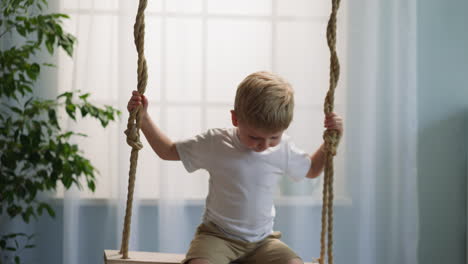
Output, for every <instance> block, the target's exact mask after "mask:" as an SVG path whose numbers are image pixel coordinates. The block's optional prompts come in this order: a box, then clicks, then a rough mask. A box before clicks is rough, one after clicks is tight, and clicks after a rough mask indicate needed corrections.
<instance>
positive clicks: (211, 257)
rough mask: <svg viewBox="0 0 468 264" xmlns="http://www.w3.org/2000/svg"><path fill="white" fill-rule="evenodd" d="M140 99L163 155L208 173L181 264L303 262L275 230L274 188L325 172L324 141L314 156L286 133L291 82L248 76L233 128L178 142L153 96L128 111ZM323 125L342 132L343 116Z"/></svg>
mask: <svg viewBox="0 0 468 264" xmlns="http://www.w3.org/2000/svg"><path fill="white" fill-rule="evenodd" d="M141 104H142V105H143V107H142V111H143V116H142V122H141V130H142V131H143V133H144V135H145V137H146V138H147V140H148V142H149V143H150V145H151V147H152V148H153V150H154V151H155V152H156V153H157V154H158V156H159V157H160V158H162V159H164V160H181V161H182V163H183V165H184V166H185V168H186V170H187V171H188V172H193V171H195V170H198V169H206V170H207V171H208V172H209V174H210V180H209V192H208V196H207V198H206V205H205V213H204V216H203V222H202V224H201V225H200V226H199V227H198V229H197V232H196V234H195V237H194V239H193V240H192V242H191V244H190V249H189V251H188V253H187V257H186V259H185V260H184V262H183V263H189V264H206V263H210V264H228V263H231V262H235V263H269V264H294V263H303V262H302V260H301V258H300V257H299V256H298V255H297V254H296V253H294V251H293V250H291V249H290V248H289V247H288V246H287V245H286V244H284V243H283V242H281V241H280V240H279V238H280V237H281V233H280V232H274V231H273V221H274V217H275V207H274V204H273V198H274V197H273V196H274V191H275V188H276V184H277V182H278V180H279V177H281V176H284V175H287V176H289V177H291V178H293V179H296V180H299V179H302V178H305V177H308V178H315V177H317V176H319V175H320V173H321V172H322V170H323V167H324V158H325V157H324V153H323V148H324V147H323V144H322V146H320V148H319V149H318V150H317V151H316V152H315V153H314V154H313V155H311V156H309V155H308V154H306V153H305V152H303V151H301V150H299V149H298V148H296V147H295V146H294V145H293V143H292V142H291V141H290V139H289V138H288V137H287V136H284V135H283V131H284V130H286V129H287V128H288V126H289V124H290V123H291V121H292V119H293V108H294V96H293V89H292V88H291V86H290V84H289V83H287V82H286V81H284V80H283V79H282V78H280V77H279V76H277V75H274V74H272V73H269V72H256V73H253V74H251V75H249V76H247V77H246V78H245V79H244V80H243V81H242V83H240V85H239V86H238V88H237V94H236V98H235V103H234V110H231V118H232V124H233V126H234V127H233V128H224V129H210V130H208V131H207V132H205V133H203V134H200V135H197V136H195V137H193V138H190V139H187V140H183V141H179V142H172V141H171V140H170V139H169V138H168V137H167V136H166V135H165V134H164V133H163V132H161V130H159V128H158V127H157V126H156V125H155V124H154V123H153V121H152V120H151V118H150V116H149V115H148V114H147V108H148V101H147V99H146V98H145V96H142V95H140V94H139V93H138V92H136V91H134V92H133V95H132V97H131V99H130V101H129V103H128V107H127V108H128V110H129V111H132V110H133V109H134V108H135V107H137V106H138V105H141ZM325 127H326V128H327V129H335V130H338V131H339V133H342V132H343V125H342V119H341V118H340V117H339V116H337V115H336V114H331V115H330V116H327V117H326V118H325Z"/></svg>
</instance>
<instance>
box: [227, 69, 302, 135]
mask: <svg viewBox="0 0 468 264" xmlns="http://www.w3.org/2000/svg"><path fill="white" fill-rule="evenodd" d="M234 112H235V113H236V116H237V119H238V120H239V121H240V122H245V123H247V124H248V125H250V126H253V127H255V128H257V129H263V130H268V131H274V132H276V131H280V130H284V129H287V128H288V127H289V124H290V123H291V121H292V119H293V112H294V91H293V89H292V87H291V85H290V84H289V83H288V82H286V81H285V80H284V79H282V78H281V77H279V76H278V75H275V74H273V73H270V72H265V71H260V72H255V73H252V74H250V75H249V76H247V77H246V78H245V79H244V80H243V81H242V82H241V83H240V84H239V86H238V87H237V92H236V99H235V102H234Z"/></svg>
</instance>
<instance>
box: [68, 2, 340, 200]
mask: <svg viewBox="0 0 468 264" xmlns="http://www.w3.org/2000/svg"><path fill="white" fill-rule="evenodd" d="M130 2H132V3H130ZM133 2H135V1H112V0H108V1H91V0H89V1H71V0H68V1H63V2H62V9H61V10H62V11H63V12H65V13H67V14H70V15H71V21H68V22H67V25H66V28H67V29H68V30H69V31H70V32H71V33H73V34H75V35H76V36H77V37H78V41H79V43H78V46H77V49H76V51H75V57H74V61H72V60H71V59H69V58H67V57H66V55H64V54H62V55H61V56H60V61H59V64H60V67H59V70H60V72H59V87H62V88H63V87H66V89H69V88H70V84H72V86H73V89H76V90H81V91H86V92H88V91H89V92H91V93H92V97H91V99H92V100H94V101H95V102H96V103H102V104H110V105H114V106H117V107H119V108H120V109H121V110H122V111H123V112H126V103H127V100H128V98H129V96H130V93H131V91H132V90H134V89H136V88H135V87H136V51H135V47H134V44H133V24H134V16H135V14H136V6H135V5H136V3H133ZM330 8H331V3H330V1H325V0H323V1H311V0H255V1H252V0H238V1H230V0H170V1H168V0H160V1H149V2H148V7H147V9H146V13H145V14H146V15H145V17H146V35H145V36H146V37H145V54H146V58H147V61H148V68H149V80H148V86H147V92H146V95H147V96H148V98H149V99H150V103H149V105H150V107H149V113H150V114H151V116H152V117H153V120H154V121H155V122H156V123H157V124H158V126H159V127H160V128H161V129H162V130H163V131H165V132H166V133H167V135H168V136H170V137H171V138H172V139H174V140H177V139H182V138H186V137H190V136H193V135H195V134H198V133H200V132H203V131H205V130H206V129H208V128H211V127H230V126H231V123H230V113H229V110H230V109H232V108H233V101H234V95H235V90H236V87H237V85H238V83H239V82H240V81H241V80H242V79H243V78H244V77H245V76H247V75H248V74H249V73H252V72H254V71H258V70H269V71H273V72H276V73H278V74H279V75H281V76H282V77H284V78H285V79H287V80H288V81H289V82H290V83H291V84H292V85H293V87H294V89H295V91H296V109H295V120H294V121H293V123H292V125H291V127H290V128H289V129H288V131H287V133H288V134H289V135H291V136H292V137H293V139H294V141H295V143H296V144H297V145H298V146H301V148H303V149H304V150H306V151H308V152H312V151H315V149H316V148H317V147H318V146H319V145H320V144H321V142H322V132H323V126H322V124H323V110H322V109H323V100H324V97H325V93H326V91H327V90H328V67H329V51H328V47H327V46H326V38H325V30H326V24H327V20H328V16H329V12H330V11H329V10H330ZM343 9H344V10H343ZM342 10H343V11H341V13H340V20H339V21H340V25H339V30H340V32H339V34H340V35H339V42H338V43H339V46H340V48H339V52H340V54H339V55H340V58H341V64H342V65H345V57H346V50H345V49H344V48H342V47H345V45H346V39H345V34H344V32H346V28H345V23H343V21H345V16H346V7H344V6H342ZM345 80H346V76H345V75H344V73H342V76H341V81H340V87H339V88H340V89H339V90H338V91H337V95H336V107H337V111H338V112H339V113H340V114H341V115H345V112H344V111H345V108H344V102H345V100H344V98H345ZM127 116H128V115H126V113H124V115H123V116H122V120H121V123H120V124H113V125H111V127H110V128H109V129H106V130H102V129H97V128H99V126H98V124H96V125H95V124H91V123H89V122H87V121H85V120H84V121H80V122H78V123H76V124H74V123H71V122H69V125H70V126H73V127H74V128H76V129H78V130H80V131H83V132H85V133H88V134H89V135H93V137H89V138H85V139H77V140H79V144H80V146H82V147H83V148H84V149H85V152H86V154H87V155H88V156H89V157H90V158H91V159H92V161H93V162H94V164H95V165H96V166H97V168H98V169H99V171H100V176H99V178H98V184H97V191H96V193H94V194H87V195H86V196H87V197H98V198H107V197H115V195H116V193H117V192H118V191H119V190H121V189H122V188H121V187H119V186H124V185H125V184H124V183H126V180H127V177H128V167H129V161H128V158H129V155H130V147H128V146H127V145H126V144H125V138H124V135H123V133H122V131H123V130H124V129H125V126H126V117H127ZM142 142H143V143H144V145H145V147H144V149H143V150H142V151H140V157H139V165H138V172H137V173H138V174H137V187H136V192H137V196H139V197H140V198H143V199H157V198H158V197H159V196H160V195H161V193H163V192H164V193H165V195H170V196H171V197H175V198H183V199H202V198H204V197H205V196H206V193H207V188H208V184H207V179H208V175H207V173H206V172H204V171H197V172H195V173H192V174H188V173H187V172H186V171H185V170H184V169H183V166H182V164H181V163H180V162H161V161H159V159H158V158H157V157H156V156H155V154H154V153H153V151H152V150H151V147H150V146H149V144H148V143H147V142H146V140H145V139H144V137H143V135H142ZM343 146H344V144H341V147H343ZM336 164H337V165H336V166H337V168H336V171H337V179H336V185H335V186H336V187H335V189H336V190H337V192H339V193H344V188H343V186H344V180H345V179H344V177H343V175H344V174H343V167H344V166H343V161H342V158H341V156H338V159H337V162H336ZM320 182H321V179H319V180H315V181H311V182H308V183H306V184H294V183H292V182H289V181H282V182H281V190H278V195H279V196H280V197H286V196H298V195H299V196H300V197H309V198H311V199H317V197H320V195H321V188H320V187H319V186H321V183H320ZM299 185H300V186H299ZM161 186H164V188H161Z"/></svg>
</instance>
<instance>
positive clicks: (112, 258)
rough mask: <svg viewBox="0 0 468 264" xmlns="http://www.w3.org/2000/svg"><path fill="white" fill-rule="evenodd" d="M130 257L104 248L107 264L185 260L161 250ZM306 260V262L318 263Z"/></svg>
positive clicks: (175, 263) (169, 263) (172, 263)
mask: <svg viewBox="0 0 468 264" xmlns="http://www.w3.org/2000/svg"><path fill="white" fill-rule="evenodd" d="M128 256H129V259H122V254H119V251H118V250H107V249H106V250H104V263H106V264H179V263H180V262H181V261H182V260H184V258H185V255H184V254H171V253H159V252H143V251H129V252H128ZM316 263H317V262H305V263H304V264H316Z"/></svg>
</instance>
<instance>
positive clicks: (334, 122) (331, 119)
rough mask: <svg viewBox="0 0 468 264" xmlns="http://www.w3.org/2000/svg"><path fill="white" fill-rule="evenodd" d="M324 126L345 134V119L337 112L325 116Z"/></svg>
mask: <svg viewBox="0 0 468 264" xmlns="http://www.w3.org/2000/svg"><path fill="white" fill-rule="evenodd" d="M324 126H325V128H326V129H333V130H337V131H338V133H339V134H340V135H342V134H343V119H342V118H341V117H340V116H339V115H337V114H335V113H330V114H329V115H327V116H326V117H325V122H324Z"/></svg>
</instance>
